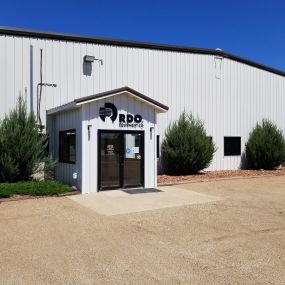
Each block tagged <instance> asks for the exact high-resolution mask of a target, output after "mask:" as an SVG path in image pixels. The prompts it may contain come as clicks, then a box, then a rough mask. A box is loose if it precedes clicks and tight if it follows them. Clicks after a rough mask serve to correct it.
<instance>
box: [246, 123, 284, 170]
mask: <svg viewBox="0 0 285 285" xmlns="http://www.w3.org/2000/svg"><path fill="white" fill-rule="evenodd" d="M245 154H246V160H247V163H248V165H249V167H251V168H255V169H272V168H275V167H278V166H279V165H280V164H281V163H283V162H284V161H285V138H284V136H283V134H282V131H281V130H280V129H278V128H277V126H276V125H275V124H274V123H272V122H270V121H269V120H265V119H263V120H262V123H261V124H258V123H257V124H256V126H255V128H254V129H253V130H252V132H251V133H250V135H249V139H248V142H247V143H246V146H245Z"/></svg>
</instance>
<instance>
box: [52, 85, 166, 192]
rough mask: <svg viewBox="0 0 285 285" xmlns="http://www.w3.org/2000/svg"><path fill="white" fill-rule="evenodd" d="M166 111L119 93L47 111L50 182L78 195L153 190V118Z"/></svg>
mask: <svg viewBox="0 0 285 285" xmlns="http://www.w3.org/2000/svg"><path fill="white" fill-rule="evenodd" d="M167 110H168V107H167V106H165V105H163V104H161V103H160V102H157V101H155V100H154V99H151V98H149V97H147V96H145V95H143V94H141V93H140V92H138V91H136V90H133V89H131V88H129V87H122V88H119V89H115V90H110V91H107V92H103V93H98V94H95V95H91V96H87V97H83V98H79V99H75V100H74V101H72V102H70V103H68V104H65V105H62V106H59V107H56V108H54V109H51V110H49V111H47V117H48V118H47V122H48V125H47V130H48V133H49V139H50V152H51V153H52V155H53V157H54V158H55V159H57V160H58V163H57V165H56V173H55V176H56V179H58V180H60V181H63V182H65V183H68V184H70V185H72V186H75V187H76V188H78V189H80V190H81V191H82V193H90V192H97V191H100V190H106V189H116V188H117V189H121V188H132V187H144V188H153V187H155V186H156V174H157V165H156V164H157V154H156V152H157V133H156V129H157V128H156V126H157V114H158V113H162V112H166V111H167Z"/></svg>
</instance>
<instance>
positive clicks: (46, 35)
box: [0, 26, 285, 77]
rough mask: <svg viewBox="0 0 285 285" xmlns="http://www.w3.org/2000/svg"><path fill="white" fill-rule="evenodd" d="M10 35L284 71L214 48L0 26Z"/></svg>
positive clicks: (273, 71)
mask: <svg viewBox="0 0 285 285" xmlns="http://www.w3.org/2000/svg"><path fill="white" fill-rule="evenodd" d="M1 34H4V35H12V36H21V37H34V38H43V39H54V40H64V41H74V42H85V43H97V44H105V45H115V46H125V47H137V48H146V49H156V50H166V51H178V52H185V53H197V54H209V55H217V56H222V57H224V58H229V59H232V60H235V61H238V62H241V63H244V64H248V65H250V66H254V67H256V68H259V69H263V70H266V71H269V72H272V73H275V74H278V75H281V76H284V77H285V72H284V71H282V70H279V69H275V68H272V67H270V66H267V65H264V64H260V63H257V62H255V61H252V60H249V59H246V58H243V57H239V56H236V55H233V54H230V53H228V52H224V51H222V50H214V49H207V48H194V47H188V46H176V45H166V44H158V43H149V42H139V41H127V40H117V39H109V38H100V37H93V36H81V35H74V34H64V33H52V32H45V31H37V30H29V29H18V28H12V27H3V26H0V35H1Z"/></svg>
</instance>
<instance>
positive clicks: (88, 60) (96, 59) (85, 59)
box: [84, 55, 103, 65]
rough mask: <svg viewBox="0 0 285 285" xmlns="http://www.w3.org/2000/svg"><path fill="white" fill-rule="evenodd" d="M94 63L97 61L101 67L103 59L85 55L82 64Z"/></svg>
mask: <svg viewBox="0 0 285 285" xmlns="http://www.w3.org/2000/svg"><path fill="white" fill-rule="evenodd" d="M94 61H99V62H100V64H101V65H103V59H99V58H95V56H93V55H85V56H84V62H86V63H93V62H94Z"/></svg>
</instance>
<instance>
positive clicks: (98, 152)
mask: <svg viewBox="0 0 285 285" xmlns="http://www.w3.org/2000/svg"><path fill="white" fill-rule="evenodd" d="M102 133H118V134H119V135H120V139H119V140H120V142H119V143H120V149H121V155H120V162H119V168H120V170H119V171H120V178H119V179H120V183H119V184H120V186H118V187H112V186H111V187H103V188H102V187H101V134H102ZM124 134H141V135H142V140H141V141H142V145H141V148H142V158H141V185H128V186H124V165H123V164H124V163H123V162H122V161H123V158H124V150H125V140H124ZM97 146H98V147H97V157H98V165H97V166H98V167H97V170H98V171H97V175H98V185H97V186H98V191H105V190H115V189H124V188H135V187H144V184H145V153H144V149H145V135H144V131H143V130H141V131H136V130H110V129H109V130H105V129H100V130H99V129H98V135H97Z"/></svg>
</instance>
